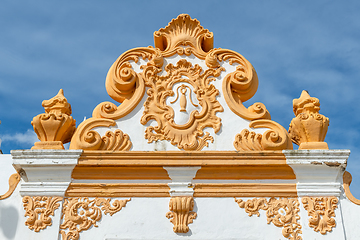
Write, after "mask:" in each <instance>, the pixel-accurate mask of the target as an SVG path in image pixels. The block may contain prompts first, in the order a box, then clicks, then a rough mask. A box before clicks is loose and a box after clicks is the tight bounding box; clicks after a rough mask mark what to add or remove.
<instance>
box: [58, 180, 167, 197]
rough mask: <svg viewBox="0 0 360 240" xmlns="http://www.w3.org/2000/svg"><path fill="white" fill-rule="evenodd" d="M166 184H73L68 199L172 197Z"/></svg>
mask: <svg viewBox="0 0 360 240" xmlns="http://www.w3.org/2000/svg"><path fill="white" fill-rule="evenodd" d="M169 191H170V188H169V186H168V185H167V184H166V183H71V184H70V185H69V188H68V189H67V191H66V193H65V196H66V197H170V194H169Z"/></svg>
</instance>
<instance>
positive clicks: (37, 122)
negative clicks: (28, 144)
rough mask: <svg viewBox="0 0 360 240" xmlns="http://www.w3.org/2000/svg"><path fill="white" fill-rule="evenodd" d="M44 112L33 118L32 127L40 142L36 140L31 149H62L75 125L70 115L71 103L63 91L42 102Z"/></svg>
mask: <svg viewBox="0 0 360 240" xmlns="http://www.w3.org/2000/svg"><path fill="white" fill-rule="evenodd" d="M42 106H43V107H44V108H45V113H42V114H39V115H37V116H36V117H34V118H33V120H32V122H31V124H32V125H33V127H34V130H35V133H36V134H37V136H38V138H39V139H40V142H36V143H35V145H34V146H33V147H32V149H64V146H63V143H67V142H69V141H70V139H71V137H72V135H73V133H74V131H75V129H76V127H75V120H74V119H73V118H72V117H71V116H70V115H71V105H70V104H69V103H68V102H67V99H66V98H65V97H64V91H63V90H62V89H60V91H59V93H58V94H57V95H56V96H55V97H53V98H51V99H49V100H44V101H43V102H42Z"/></svg>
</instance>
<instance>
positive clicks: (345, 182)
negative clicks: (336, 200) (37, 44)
mask: <svg viewBox="0 0 360 240" xmlns="http://www.w3.org/2000/svg"><path fill="white" fill-rule="evenodd" d="M351 181H352V176H351V173H349V172H348V171H345V172H344V174H343V187H344V191H345V195H346V197H347V199H349V200H350V201H351V202H352V203H355V204H356V205H360V200H359V199H357V198H356V197H354V196H353V195H352V193H351V191H350V184H351Z"/></svg>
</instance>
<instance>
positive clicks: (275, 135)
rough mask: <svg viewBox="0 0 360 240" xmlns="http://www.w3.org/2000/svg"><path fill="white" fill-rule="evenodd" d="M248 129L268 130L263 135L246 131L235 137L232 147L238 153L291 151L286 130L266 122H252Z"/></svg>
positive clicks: (273, 123) (278, 125) (271, 122)
mask: <svg viewBox="0 0 360 240" xmlns="http://www.w3.org/2000/svg"><path fill="white" fill-rule="evenodd" d="M249 127H250V128H270V130H267V131H266V132H265V133H264V134H258V133H255V132H250V131H249V130H247V129H244V130H242V131H241V133H240V134H237V135H236V136H235V141H234V147H235V149H236V150H238V151H263V150H283V149H293V147H292V143H291V139H290V137H289V135H288V133H287V131H286V129H285V128H284V127H283V126H281V125H280V124H278V123H276V122H274V121H271V120H267V119H261V120H254V121H252V122H251V123H250V124H249Z"/></svg>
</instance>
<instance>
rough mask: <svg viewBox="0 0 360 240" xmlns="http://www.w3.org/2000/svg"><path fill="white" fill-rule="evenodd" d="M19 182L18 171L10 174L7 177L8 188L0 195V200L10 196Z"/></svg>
mask: <svg viewBox="0 0 360 240" xmlns="http://www.w3.org/2000/svg"><path fill="white" fill-rule="evenodd" d="M19 182H20V175H19V174H18V173H14V174H12V175H11V176H10V177H9V190H8V191H7V192H6V193H5V194H3V195H0V200H4V199H6V198H8V197H10V196H11V194H12V193H13V192H14V190H15V188H16V186H17V185H18V183H19Z"/></svg>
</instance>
